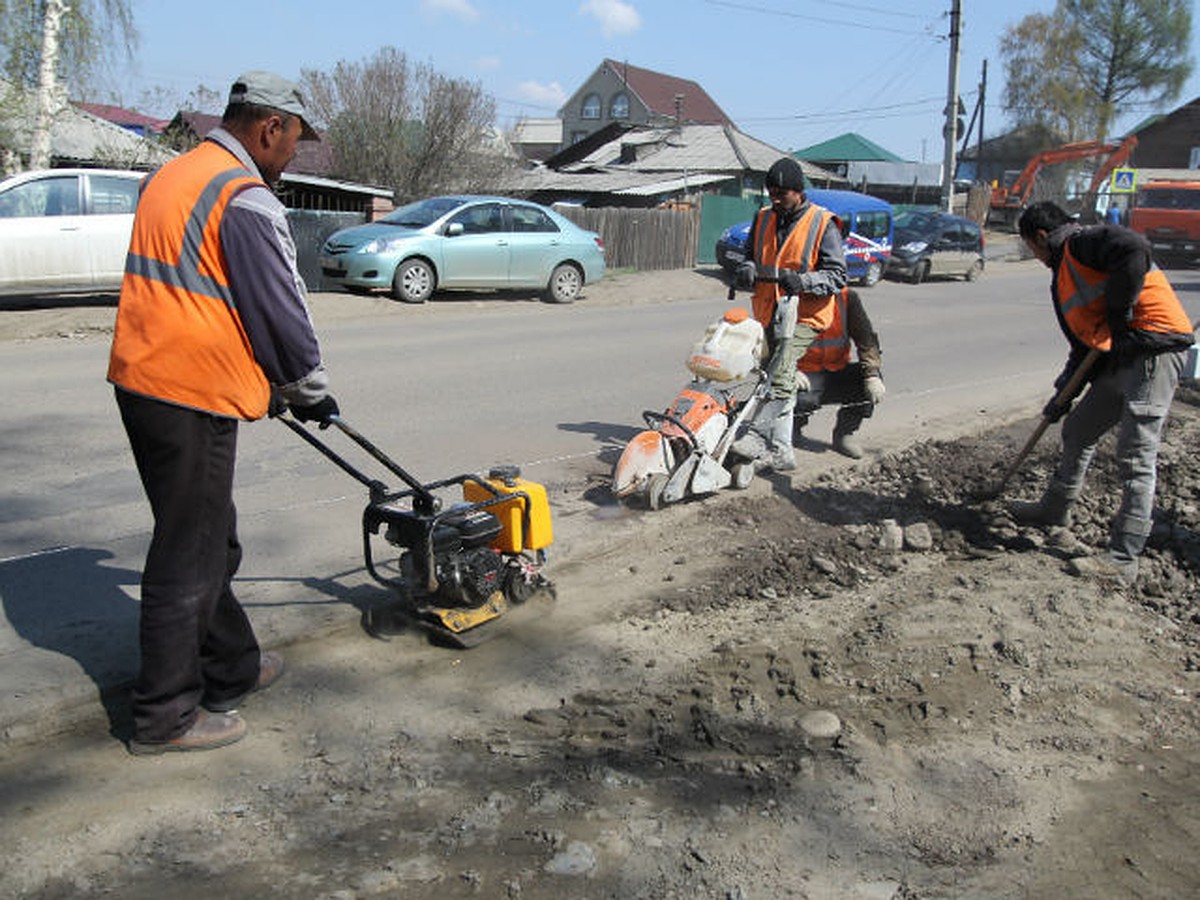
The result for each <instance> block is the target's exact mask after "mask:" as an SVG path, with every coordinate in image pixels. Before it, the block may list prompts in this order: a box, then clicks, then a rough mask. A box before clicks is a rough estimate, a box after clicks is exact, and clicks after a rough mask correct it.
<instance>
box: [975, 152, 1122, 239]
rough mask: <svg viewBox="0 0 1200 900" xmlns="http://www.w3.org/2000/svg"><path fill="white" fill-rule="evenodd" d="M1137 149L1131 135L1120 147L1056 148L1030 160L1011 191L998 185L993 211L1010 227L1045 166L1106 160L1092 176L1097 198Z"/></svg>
mask: <svg viewBox="0 0 1200 900" xmlns="http://www.w3.org/2000/svg"><path fill="white" fill-rule="evenodd" d="M1136 146H1137V138H1136V137H1134V136H1133V135H1130V136H1129V137H1127V138H1125V139H1124V140H1123V141H1121V142H1120V143H1105V142H1103V141H1079V142H1077V143H1074V144H1063V145H1062V146H1061V147H1054V148H1053V149H1051V150H1044V151H1042V152H1041V153H1039V154H1037V155H1036V156H1034V157H1033V158H1032V159H1031V160H1029V162H1028V163H1027V164H1026V165H1025V168H1024V169H1022V170H1021V173H1020V174H1019V175H1018V176H1017V178H1016V180H1015V181H1014V182H1013V183H1012V184H1011V185H1009V186H1008V187H1004V186H1003V185H998V186H997V187H996V188H995V189H993V191H992V209H993V210H994V211H999V212H1002V213H1004V214H1005V216H1006V218H1007V219H1009V220H1010V224H1011V221H1013V220H1014V219H1015V216H1016V215H1017V213H1019V211H1020V210H1022V209H1024V208H1025V206H1026V205H1027V204H1028V203H1029V198H1030V196H1031V195H1032V193H1033V186H1034V184H1035V183H1036V181H1037V176H1038V173H1039V172H1041V171H1042V169H1044V168H1046V166H1052V165H1055V164H1057V163H1064V162H1072V161H1074V160H1079V159H1091V158H1093V157H1097V156H1103V157H1105V159H1104V162H1103V163H1102V164H1101V165H1100V166H1099V167H1098V168H1097V169H1096V173H1095V175H1093V176H1092V183H1091V189H1090V190H1091V193H1093V194H1095V193H1096V191H1097V189H1098V188H1099V187H1100V185H1102V184H1103V183H1104V180H1105V179H1106V178H1108V176H1109V175H1110V174H1111V173H1112V170H1113V169H1115V168H1116V167H1117V166H1120V165H1123V164H1124V163H1126V162H1128V161H1129V158H1130V156H1131V155H1132V154H1133V149H1134V147H1136Z"/></svg>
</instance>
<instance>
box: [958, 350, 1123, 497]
mask: <svg viewBox="0 0 1200 900" xmlns="http://www.w3.org/2000/svg"><path fill="white" fill-rule="evenodd" d="M1099 358H1100V351H1099V350H1096V349H1094V348H1093V349H1092V350H1089V351H1088V355H1087V356H1085V357H1084V358H1083V362H1081V363H1080V364H1079V367H1078V368H1077V369H1076V370H1075V372H1074V373H1073V374H1072V375H1071V379H1070V380H1069V381H1068V382H1067V383H1066V384H1064V385H1063V387H1062V390H1060V391H1059V392H1058V393H1057V394H1055V395H1054V399H1053V400H1052V401H1051V403H1052V405H1053V406H1055V407H1060V406H1063V405H1064V404H1067V403H1070V402H1071V399H1072V398H1073V397H1074V396H1075V394H1076V393H1077V392H1078V391H1079V386H1080V385H1081V384H1083V380H1084V378H1086V377H1087V373H1088V371H1089V370H1090V369H1091V368H1092V366H1093V365H1094V364H1095V362H1096V360H1097V359H1099ZM1052 421H1053V420H1052V418H1051V417H1050V416H1048V415H1046V414H1045V413H1042V421H1041V422H1039V423H1038V427H1037V428H1035V429H1034V430H1033V434H1031V435H1030V436H1029V440H1027V441H1026V442H1025V446H1024V447H1022V448H1021V452H1020V453H1018V454H1017V456H1016V458H1015V459H1014V460H1013V461H1012V462H1011V463H1009V465H1008V468H1007V469H1005V471H1004V476H1003V477H1002V478H1001V479H1000V483H999V484H997V485H996V486H995V487H994V488H992V489H991V490H989V491H985V492H982V493H981V494H980V495H979V497H978V499H979V501H981V502H982V501H985V500H995V499H997V498H998V497H999V496H1000V495H1001V494H1003V493H1004V488H1005V487H1007V486H1008V480H1009V479H1010V478H1012V476H1013V473H1015V472H1016V471H1017V469H1018V468H1019V467H1020V465H1021V463H1023V462H1024V461H1025V457H1027V456H1028V455H1029V454H1030V453H1031V452H1032V451H1033V448H1034V447H1035V446H1037V442H1038V441H1040V440H1041V439H1042V435H1043V434H1045V433H1046V429H1047V428H1049V427H1050V423H1051V422H1052Z"/></svg>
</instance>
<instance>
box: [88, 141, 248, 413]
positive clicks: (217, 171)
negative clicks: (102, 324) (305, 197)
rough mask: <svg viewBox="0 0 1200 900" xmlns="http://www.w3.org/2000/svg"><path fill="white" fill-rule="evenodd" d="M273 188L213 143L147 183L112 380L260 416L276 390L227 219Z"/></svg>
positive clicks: (209, 408)
mask: <svg viewBox="0 0 1200 900" xmlns="http://www.w3.org/2000/svg"><path fill="white" fill-rule="evenodd" d="M262 184H264V182H263V181H262V180H260V179H258V178H255V177H254V176H252V175H251V174H250V172H249V171H247V169H246V168H245V167H244V166H242V164H241V163H240V162H239V161H238V159H237V158H236V157H235V156H234V155H233V154H232V153H230V152H229V151H228V150H226V149H225V148H224V147H222V146H220V145H219V144H216V143H214V142H212V141H205V142H204V143H202V144H200V145H199V146H198V147H196V148H195V149H194V150H191V151H189V152H188V153H186V154H184V155H183V156H181V157H179V158H178V159H175V160H172V161H171V162H169V163H167V164H166V165H164V166H163V167H162V168H161V169H159V170H158V171H157V172H155V173H154V174H153V175H151V176H149V178H147V180H146V182H145V184H144V185H143V189H142V194H141V197H140V198H139V199H138V205H137V213H136V215H135V217H134V222H133V236H132V237H131V238H130V242H129V255H128V256H127V257H126V260H125V278H124V280H123V281H122V283H121V298H120V301H119V303H118V306H117V321H116V327H115V330H114V332H113V343H112V351H111V354H110V356H109V363H108V380H109V381H111V382H112V383H113V384H115V385H117V386H118V387H121V388H124V389H125V390H127V391H131V392H133V393H135V394H141V395H143V396H146V397H153V398H155V399H158V400H163V401H165V402H167V403H172V404H175V405H177V406H186V407H189V408H191V409H198V410H202V411H204V412H210V413H214V414H216V415H219V416H228V417H230V418H239V419H259V418H262V416H263V415H265V414H266V412H267V404H268V401H269V399H270V387H269V385H268V384H267V379H266V376H264V375H263V371H262V369H261V368H260V367H259V365H258V363H257V362H255V359H254V351H253V349H252V348H251V347H250V340H249V338H248V337H247V336H246V331H245V328H244V327H243V326H242V320H241V317H240V316H239V315H238V311H237V304H236V303H235V300H234V296H233V292H232V291H231V290H230V287H229V273H228V270H227V268H226V263H225V255H224V253H223V252H222V251H221V240H220V229H221V219H222V218H223V216H224V215H225V209H226V207H227V206H228V205H229V202H230V200H232V199H233V197H234V196H235V195H236V194H238V193H239V192H240V191H244V190H246V189H247V188H250V187H253V186H255V185H262Z"/></svg>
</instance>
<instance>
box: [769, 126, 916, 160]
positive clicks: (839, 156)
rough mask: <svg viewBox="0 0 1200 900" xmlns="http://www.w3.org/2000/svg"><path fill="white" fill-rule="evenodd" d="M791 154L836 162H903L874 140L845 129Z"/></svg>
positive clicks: (798, 157)
mask: <svg viewBox="0 0 1200 900" xmlns="http://www.w3.org/2000/svg"><path fill="white" fill-rule="evenodd" d="M792 156H794V157H796V158H797V159H808V160H812V161H814V162H816V161H817V160H826V161H830V160H836V161H838V162H842V161H847V162H848V161H850V160H857V161H860V162H904V160H903V159H902V158H901V157H899V156H897V155H896V154H895V153H892V152H891V151H890V150H884V149H883V148H882V147H880V146H879V145H878V144H876V143H875V142H874V141H869V140H867V139H866V138H865V137H863V136H862V135H861V134H855V133H854V132H853V131H847V132H846V133H845V134H842V135H838V136H837V137H835V138H830V139H829V140H827V141H822V142H821V143H819V144H813V145H812V146H811V147H805V148H804V149H803V150H793V151H792Z"/></svg>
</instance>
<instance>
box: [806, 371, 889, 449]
mask: <svg viewBox="0 0 1200 900" xmlns="http://www.w3.org/2000/svg"><path fill="white" fill-rule="evenodd" d="M804 374H805V375H807V376H808V385H809V387H808V390H807V391H798V392H797V393H796V423H795V427H796V428H802V427H803V426H804V425H805V424H806V423H807V422H808V417H809V416H810V415H812V414H813V413H815V412H816V411H817V410H818V409H820V408H821V407H822V406H832V405H833V404H835V403H837V404H840V407H839V409H838V411H837V422H836V423H835V424H834V426H833V427H834V430H835V431H837V432H839V433H841V434H853V433H854V432H856V431H858V428H859V426H860V425H862V422H863V419H869V418H871V415H872V414H873V413H874V412H875V406H874V404H872V403H871V401H870V399H869V398H868V397H867V392H866V390H865V389H864V388H863V381H864V380H865V379H864V376H863V369H862V363H857V362H853V363H850V364H849V365H847V366H846V367H845V368H842V369H838V370H837V371H835V372H826V371H821V372H805V373H804Z"/></svg>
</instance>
